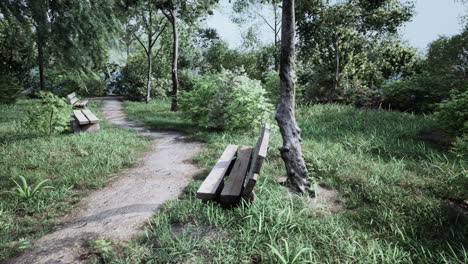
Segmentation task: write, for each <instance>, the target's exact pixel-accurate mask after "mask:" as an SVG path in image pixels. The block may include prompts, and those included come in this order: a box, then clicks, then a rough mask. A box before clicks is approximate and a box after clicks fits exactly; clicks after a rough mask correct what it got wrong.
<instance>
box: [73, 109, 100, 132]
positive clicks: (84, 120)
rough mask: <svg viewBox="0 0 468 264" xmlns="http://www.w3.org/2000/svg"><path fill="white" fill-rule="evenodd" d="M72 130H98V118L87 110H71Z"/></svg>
mask: <svg viewBox="0 0 468 264" xmlns="http://www.w3.org/2000/svg"><path fill="white" fill-rule="evenodd" d="M73 117H74V120H73V121H72V128H73V132H74V133H75V134H76V133H81V132H94V131H98V130H99V128H100V127H99V119H98V118H97V117H96V116H95V115H94V114H93V113H92V112H91V111H89V110H73Z"/></svg>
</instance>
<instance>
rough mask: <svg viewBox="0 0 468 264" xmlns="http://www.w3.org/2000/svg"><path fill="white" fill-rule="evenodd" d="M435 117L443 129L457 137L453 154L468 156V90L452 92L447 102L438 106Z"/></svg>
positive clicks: (453, 146)
mask: <svg viewBox="0 0 468 264" xmlns="http://www.w3.org/2000/svg"><path fill="white" fill-rule="evenodd" d="M434 115H435V117H436V119H437V121H438V123H439V124H440V126H441V127H442V129H444V130H445V131H447V132H449V133H450V134H451V135H453V136H456V137H457V138H456V139H455V141H454V143H453V144H452V149H451V152H453V153H455V154H456V155H457V156H459V157H464V156H468V90H467V91H463V92H458V91H452V93H451V97H450V99H449V100H448V101H447V102H445V103H440V104H437V105H436V111H435V113H434Z"/></svg>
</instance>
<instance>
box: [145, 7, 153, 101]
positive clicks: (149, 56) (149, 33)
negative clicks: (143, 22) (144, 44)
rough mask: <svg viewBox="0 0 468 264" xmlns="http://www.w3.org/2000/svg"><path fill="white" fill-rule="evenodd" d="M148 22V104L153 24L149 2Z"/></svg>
mask: <svg viewBox="0 0 468 264" xmlns="http://www.w3.org/2000/svg"><path fill="white" fill-rule="evenodd" d="M149 10H150V11H149V23H148V25H149V26H148V49H147V51H146V52H147V54H146V56H147V59H148V67H147V71H148V72H147V74H148V75H147V80H146V104H149V102H150V100H151V72H152V70H153V69H152V66H153V65H152V61H151V53H152V50H153V45H152V40H153V39H152V37H153V32H152V30H151V26H152V25H153V19H152V18H153V15H152V12H153V10H152V9H151V4H150V9H149Z"/></svg>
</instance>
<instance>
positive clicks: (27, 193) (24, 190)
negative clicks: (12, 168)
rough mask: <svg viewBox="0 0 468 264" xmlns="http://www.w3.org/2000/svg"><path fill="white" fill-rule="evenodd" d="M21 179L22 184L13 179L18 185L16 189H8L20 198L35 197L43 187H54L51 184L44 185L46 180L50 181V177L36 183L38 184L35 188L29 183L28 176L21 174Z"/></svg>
mask: <svg viewBox="0 0 468 264" xmlns="http://www.w3.org/2000/svg"><path fill="white" fill-rule="evenodd" d="M20 180H21V184H19V183H18V182H16V181H15V180H13V182H14V183H15V184H16V186H17V187H16V189H15V191H8V193H10V194H12V195H13V196H16V197H18V198H21V199H24V200H28V199H31V198H33V197H34V196H35V195H36V194H37V193H38V192H39V191H40V190H42V189H48V188H52V187H51V186H42V185H44V184H45V183H46V182H48V181H49V179H45V180H43V181H41V182H39V183H38V184H36V186H35V187H34V188H32V187H31V186H30V185H29V184H28V182H27V181H26V178H24V177H23V176H20Z"/></svg>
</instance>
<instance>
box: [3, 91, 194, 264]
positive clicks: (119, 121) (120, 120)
mask: <svg viewBox="0 0 468 264" xmlns="http://www.w3.org/2000/svg"><path fill="white" fill-rule="evenodd" d="M99 100H103V102H104V103H103V107H102V110H103V115H104V117H105V118H107V119H108V120H109V121H110V122H112V123H114V124H116V125H117V126H119V127H123V128H131V129H134V130H137V131H139V132H141V133H144V134H146V135H148V136H150V137H152V138H153V139H154V140H153V144H152V147H151V150H150V151H149V152H147V153H146V154H145V155H144V156H143V157H142V158H141V160H140V161H139V162H138V165H137V166H135V167H133V168H130V169H128V170H126V171H123V172H119V173H117V175H115V180H114V181H113V182H112V183H110V184H109V185H108V186H107V187H105V188H104V189H101V190H98V191H96V192H93V193H91V194H90V195H89V196H87V197H86V198H84V199H83V200H82V201H81V202H80V204H79V205H78V209H77V210H75V212H73V213H72V214H70V215H67V216H66V217H64V218H63V219H62V220H61V221H60V223H59V224H58V225H57V227H56V230H55V231H53V232H51V233H49V234H47V235H45V236H43V237H41V238H39V239H38V240H36V241H35V247H34V248H33V249H32V250H30V251H28V252H26V253H25V254H23V255H21V256H20V257H18V258H16V259H12V260H10V261H8V262H7V263H18V264H19V263H21V264H25V263H40V264H42V263H47V264H50V263H53V264H58V263H60V264H64V263H83V262H84V261H86V258H87V256H88V251H87V249H86V245H87V244H88V245H89V242H90V240H92V239H95V238H97V237H104V238H110V239H119V240H129V239H130V238H132V237H134V236H135V235H137V234H139V233H140V232H141V231H142V228H143V226H144V224H145V223H146V222H147V220H148V219H149V218H150V217H151V216H152V215H153V213H154V211H155V210H156V209H158V208H159V207H160V206H161V205H162V204H163V203H164V202H165V201H167V200H171V199H177V197H178V196H179V195H180V194H181V193H182V191H183V189H184V188H185V187H186V186H187V184H188V183H189V182H190V180H191V179H192V176H193V175H194V174H195V173H197V172H198V171H199V168H197V167H196V166H195V165H192V164H190V163H189V162H187V160H189V159H190V158H191V157H193V156H194V155H195V154H197V153H198V152H200V151H201V150H202V147H203V146H202V144H201V143H198V142H193V141H191V140H189V139H187V138H186V137H185V136H184V135H183V134H181V133H179V132H161V131H151V130H148V129H147V128H145V127H144V126H143V124H141V123H138V122H133V121H129V120H128V119H127V115H126V114H125V113H124V112H123V111H122V108H123V106H122V103H121V102H120V101H119V100H118V98H115V97H103V98H100V99H99Z"/></svg>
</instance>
